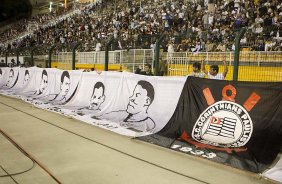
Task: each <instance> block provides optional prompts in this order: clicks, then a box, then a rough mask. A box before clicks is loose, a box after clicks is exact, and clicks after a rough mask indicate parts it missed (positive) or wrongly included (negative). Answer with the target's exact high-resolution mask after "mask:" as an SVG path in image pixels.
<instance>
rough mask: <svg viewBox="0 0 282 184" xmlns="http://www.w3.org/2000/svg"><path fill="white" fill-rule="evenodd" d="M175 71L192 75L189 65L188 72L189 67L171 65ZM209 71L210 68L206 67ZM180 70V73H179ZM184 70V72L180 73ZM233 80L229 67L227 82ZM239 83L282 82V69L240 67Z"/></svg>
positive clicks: (220, 69) (176, 73)
mask: <svg viewBox="0 0 282 184" xmlns="http://www.w3.org/2000/svg"><path fill="white" fill-rule="evenodd" d="M170 68H171V69H173V71H174V72H172V74H173V75H177V76H181V75H183V73H184V72H183V71H184V70H186V71H188V72H187V73H188V74H190V73H192V65H189V67H188V70H187V65H177V64H174V65H170ZM206 69H207V70H209V66H206ZM178 70H179V71H178ZM180 70H183V71H180ZM222 71H223V65H219V72H222ZM184 75H185V74H184ZM232 78H233V66H229V67H228V73H227V76H226V80H232ZM238 80H239V81H265V82H267V81H282V67H262V66H239V74H238Z"/></svg>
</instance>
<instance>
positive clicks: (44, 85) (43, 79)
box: [38, 70, 48, 95]
mask: <svg viewBox="0 0 282 184" xmlns="http://www.w3.org/2000/svg"><path fill="white" fill-rule="evenodd" d="M47 86H48V74H47V71H46V70H43V72H42V76H41V82H40V86H39V90H38V95H40V94H42V93H43V92H44V91H45V89H46V88H47Z"/></svg>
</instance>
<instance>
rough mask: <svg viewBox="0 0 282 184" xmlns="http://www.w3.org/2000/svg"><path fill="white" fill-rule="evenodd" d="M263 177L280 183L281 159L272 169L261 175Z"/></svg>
mask: <svg viewBox="0 0 282 184" xmlns="http://www.w3.org/2000/svg"><path fill="white" fill-rule="evenodd" d="M263 176H265V177H267V178H270V179H272V180H275V181H278V182H281V183H282V157H280V160H279V161H278V162H277V163H276V164H275V166H274V167H272V168H271V169H269V170H268V171H266V172H265V173H263Z"/></svg>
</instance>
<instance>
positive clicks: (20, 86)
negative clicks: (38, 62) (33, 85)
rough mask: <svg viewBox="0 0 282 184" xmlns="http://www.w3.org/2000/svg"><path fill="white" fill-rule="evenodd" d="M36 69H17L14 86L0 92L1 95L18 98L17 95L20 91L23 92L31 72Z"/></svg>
mask: <svg viewBox="0 0 282 184" xmlns="http://www.w3.org/2000/svg"><path fill="white" fill-rule="evenodd" d="M35 68H36V67H32V68H19V76H18V80H17V82H16V84H15V85H14V86H13V87H12V88H10V89H6V90H2V91H1V93H2V94H4V95H5V94H6V95H9V96H14V97H18V95H17V94H19V93H20V92H21V91H23V90H24V88H25V87H26V86H27V85H28V83H29V81H30V78H31V75H32V74H33V73H34V72H33V70H34V69H35Z"/></svg>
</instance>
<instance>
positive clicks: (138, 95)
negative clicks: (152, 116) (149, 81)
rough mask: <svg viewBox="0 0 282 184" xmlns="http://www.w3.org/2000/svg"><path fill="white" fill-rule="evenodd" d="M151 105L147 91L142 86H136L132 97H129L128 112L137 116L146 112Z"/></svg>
mask: <svg viewBox="0 0 282 184" xmlns="http://www.w3.org/2000/svg"><path fill="white" fill-rule="evenodd" d="M150 103H151V100H150V98H149V97H148V92H147V90H146V89H143V88H142V86H141V85H136V86H135V89H134V91H133V94H132V96H131V97H129V103H128V105H127V110H126V111H127V112H128V113H130V114H137V113H139V112H143V111H146V110H147V108H148V106H149V105H150Z"/></svg>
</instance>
